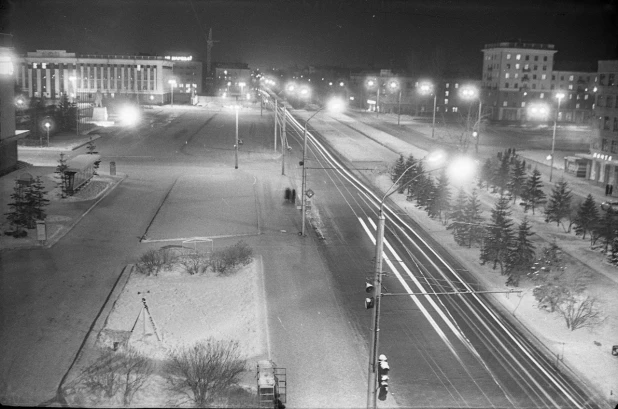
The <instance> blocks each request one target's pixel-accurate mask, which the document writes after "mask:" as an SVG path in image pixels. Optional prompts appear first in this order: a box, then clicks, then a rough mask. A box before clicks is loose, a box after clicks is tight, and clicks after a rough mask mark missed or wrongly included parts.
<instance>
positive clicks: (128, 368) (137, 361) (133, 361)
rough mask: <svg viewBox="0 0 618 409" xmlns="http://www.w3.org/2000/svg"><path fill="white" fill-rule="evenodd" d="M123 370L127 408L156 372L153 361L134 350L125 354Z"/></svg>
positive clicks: (124, 403)
mask: <svg viewBox="0 0 618 409" xmlns="http://www.w3.org/2000/svg"><path fill="white" fill-rule="evenodd" d="M122 361H123V364H122V370H121V375H122V376H121V379H120V384H121V389H122V403H123V405H124V406H127V405H129V404H130V403H131V401H132V400H133V397H134V396H135V393H136V392H137V391H139V390H140V389H142V387H143V386H144V385H145V384H146V382H147V381H148V379H149V378H150V375H152V372H153V371H154V364H153V363H152V361H151V360H150V359H149V358H147V357H145V356H143V355H142V354H140V353H139V352H137V351H136V350H135V349H133V348H127V349H126V351H124V352H123V358H122Z"/></svg>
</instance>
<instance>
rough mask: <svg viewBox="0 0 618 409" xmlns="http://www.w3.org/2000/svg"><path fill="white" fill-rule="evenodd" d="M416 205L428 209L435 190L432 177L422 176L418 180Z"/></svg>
mask: <svg viewBox="0 0 618 409" xmlns="http://www.w3.org/2000/svg"><path fill="white" fill-rule="evenodd" d="M416 180H417V181H418V182H415V184H416V185H417V186H416V203H417V205H418V206H419V207H421V208H423V209H427V206H428V205H429V201H430V200H431V195H432V192H433V190H434V189H435V186H434V183H433V180H432V178H431V177H430V176H427V175H421V176H419V177H418V178H417V179H416Z"/></svg>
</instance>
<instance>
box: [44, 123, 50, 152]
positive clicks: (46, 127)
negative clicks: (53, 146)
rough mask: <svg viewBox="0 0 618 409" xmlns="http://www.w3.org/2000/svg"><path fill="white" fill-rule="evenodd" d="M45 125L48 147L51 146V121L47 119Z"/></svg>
mask: <svg viewBox="0 0 618 409" xmlns="http://www.w3.org/2000/svg"><path fill="white" fill-rule="evenodd" d="M43 126H45V129H46V130H47V147H48V148H49V128H51V122H49V121H45V123H44V124H43Z"/></svg>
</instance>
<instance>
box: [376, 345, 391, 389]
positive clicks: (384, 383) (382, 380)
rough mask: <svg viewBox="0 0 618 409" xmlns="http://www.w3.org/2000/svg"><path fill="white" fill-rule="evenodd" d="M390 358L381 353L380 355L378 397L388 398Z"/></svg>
mask: <svg viewBox="0 0 618 409" xmlns="http://www.w3.org/2000/svg"><path fill="white" fill-rule="evenodd" d="M389 370H390V367H389V366H388V360H387V359H386V355H384V354H381V355H380V356H379V357H378V399H380V400H386V397H387V396H388V371H389Z"/></svg>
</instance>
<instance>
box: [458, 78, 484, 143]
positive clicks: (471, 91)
mask: <svg viewBox="0 0 618 409" xmlns="http://www.w3.org/2000/svg"><path fill="white" fill-rule="evenodd" d="M459 96H460V97H461V98H463V99H466V100H473V99H477V98H478V100H479V118H478V121H477V123H476V138H475V139H476V141H475V142H474V151H475V152H476V153H477V154H478V153H479V139H481V110H482V109H483V101H481V95H480V92H479V90H478V88H476V87H474V86H472V85H464V86H462V87H461V88H460V89H459ZM469 118H470V110H468V119H469ZM473 128H474V127H473ZM472 134H473V135H474V129H473V130H472Z"/></svg>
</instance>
